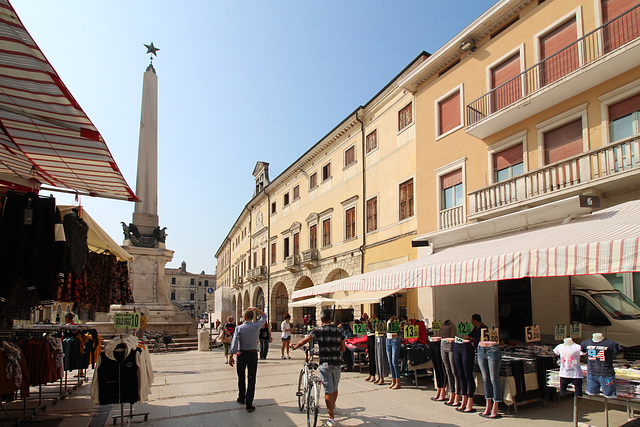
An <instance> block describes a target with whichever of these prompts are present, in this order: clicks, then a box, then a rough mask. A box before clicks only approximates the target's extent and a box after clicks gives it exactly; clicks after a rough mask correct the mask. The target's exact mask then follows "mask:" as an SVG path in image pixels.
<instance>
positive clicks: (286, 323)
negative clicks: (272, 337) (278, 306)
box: [280, 313, 293, 359]
mask: <svg viewBox="0 0 640 427" xmlns="http://www.w3.org/2000/svg"><path fill="white" fill-rule="evenodd" d="M280 330H281V331H282V335H281V336H280V337H281V338H282V348H281V350H282V358H283V359H286V358H289V359H291V356H290V355H289V343H290V342H291V331H292V330H293V325H292V324H291V315H290V314H289V313H286V314H285V315H284V320H283V321H282V323H281V324H280ZM285 350H286V351H287V355H286V356H285V355H284V351H285Z"/></svg>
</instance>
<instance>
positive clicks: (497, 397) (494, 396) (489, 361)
mask: <svg viewBox="0 0 640 427" xmlns="http://www.w3.org/2000/svg"><path fill="white" fill-rule="evenodd" d="M501 363H502V352H501V351H500V347H498V346H497V345H492V346H491V347H483V346H478V365H480V372H482V379H483V380H484V397H485V399H491V400H493V401H494V402H502V389H501V388H500V364H501Z"/></svg>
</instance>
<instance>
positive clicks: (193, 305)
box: [164, 261, 216, 319]
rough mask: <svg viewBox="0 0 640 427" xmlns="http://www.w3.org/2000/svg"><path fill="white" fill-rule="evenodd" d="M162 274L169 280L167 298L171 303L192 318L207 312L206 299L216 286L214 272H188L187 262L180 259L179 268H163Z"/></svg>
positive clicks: (209, 297) (210, 296)
mask: <svg viewBox="0 0 640 427" xmlns="http://www.w3.org/2000/svg"><path fill="white" fill-rule="evenodd" d="M164 275H165V278H166V280H167V281H168V282H169V299H170V300H171V302H172V303H173V305H175V306H176V307H178V308H179V309H180V310H181V311H185V312H187V313H188V314H189V315H190V316H191V317H193V318H194V319H196V318H200V317H202V315H203V314H204V313H206V312H208V310H207V301H208V300H209V299H212V298H213V293H214V290H215V288H216V275H215V274H205V272H204V271H203V272H202V273H200V274H196V273H190V272H188V271H187V263H186V262H185V261H182V264H181V265H180V268H165V269H164Z"/></svg>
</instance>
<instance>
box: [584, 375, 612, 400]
mask: <svg viewBox="0 0 640 427" xmlns="http://www.w3.org/2000/svg"><path fill="white" fill-rule="evenodd" d="M600 389H602V394H604V395H605V397H617V396H616V377H615V375H611V376H609V375H593V374H589V373H587V394H588V395H590V396H593V395H597V394H598V393H600Z"/></svg>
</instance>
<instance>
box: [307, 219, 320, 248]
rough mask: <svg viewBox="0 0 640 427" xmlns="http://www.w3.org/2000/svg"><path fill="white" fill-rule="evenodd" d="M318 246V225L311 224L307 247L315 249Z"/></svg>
mask: <svg viewBox="0 0 640 427" xmlns="http://www.w3.org/2000/svg"><path fill="white" fill-rule="evenodd" d="M317 247H318V226H317V225H316V224H313V225H312V226H311V227H309V249H316V248H317Z"/></svg>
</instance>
